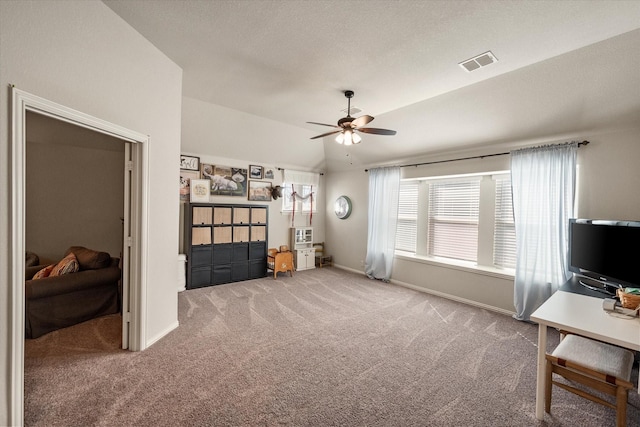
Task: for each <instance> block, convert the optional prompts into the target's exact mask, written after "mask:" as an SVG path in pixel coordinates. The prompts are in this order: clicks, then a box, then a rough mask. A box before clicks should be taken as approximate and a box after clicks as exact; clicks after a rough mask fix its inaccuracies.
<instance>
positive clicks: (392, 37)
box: [104, 0, 640, 165]
mask: <svg viewBox="0 0 640 427" xmlns="http://www.w3.org/2000/svg"><path fill="white" fill-rule="evenodd" d="M104 3H105V4H106V5H107V6H108V7H110V8H111V9H112V10H114V11H115V12H116V13H117V14H119V15H120V16H121V17H122V18H123V19H124V20H125V21H127V22H128V23H129V24H130V25H131V26H133V27H134V28H135V29H136V30H137V31H139V32H140V33H141V34H142V35H143V36H145V37H146V38H147V39H148V40H149V41H151V43H153V44H154V45H155V46H156V47H157V48H158V49H160V50H161V51H162V52H163V53H165V54H166V55H167V56H168V57H169V58H171V59H172V60H173V61H174V62H176V63H177V64H178V65H179V66H180V67H182V68H183V72H184V73H183V78H184V80H183V94H184V95H185V96H187V97H191V98H195V99H198V100H202V101H205V102H209V103H213V104H217V105H220V106H224V107H227V108H232V109H235V110H239V111H243V112H246V113H250V114H253V115H257V116H261V117H264V118H268V119H271V120H275V121H278V122H283V123H287V124H289V125H293V126H299V127H301V128H304V129H307V130H308V131H309V136H310V137H311V136H313V135H316V134H320V133H324V132H326V131H328V130H329V128H326V127H321V126H314V125H308V124H306V123H305V122H307V121H315V122H322V123H330V124H333V123H335V122H336V121H337V119H339V118H340V117H342V116H343V115H344V114H343V113H342V112H341V110H342V109H345V108H346V105H347V104H346V99H345V98H344V95H343V94H342V92H343V91H344V90H346V89H351V90H354V91H355V97H354V99H353V100H352V106H355V107H357V108H359V109H361V110H362V112H361V113H358V114H357V115H361V114H370V115H372V116H375V117H376V120H375V121H374V122H373V123H371V125H370V126H372V127H382V128H389V129H395V130H397V131H398V135H397V136H393V137H389V136H372V135H363V143H362V144H360V145H359V146H357V147H352V148H353V149H354V150H355V149H357V150H358V151H354V152H353V153H354V155H353V156H352V157H351V159H350V160H349V161H350V162H351V163H353V161H354V159H356V161H357V163H358V164H362V165H373V164H380V163H384V162H388V161H389V160H393V161H398V160H402V159H409V158H415V156H422V155H428V154H429V153H435V152H442V151H446V150H461V149H465V148H469V147H473V146H477V145H481V144H489V143H491V144H495V143H500V142H505V141H514V140H522V141H524V140H533V139H541V138H542V139H544V138H552V137H555V136H557V135H563V134H571V133H572V134H575V133H578V132H583V131H587V130H589V129H591V128H593V125H594V124H597V123H599V124H600V125H601V127H602V126H614V125H615V126H618V125H620V126H624V125H625V123H620V122H624V121H625V120H626V121H629V122H631V121H633V120H636V122H637V121H638V120H640V96H638V95H640V93H639V92H638V90H639V89H638V88H639V87H640V81H639V77H638V75H639V74H640V73H638V71H637V70H638V69H640V63H639V61H640V58H639V57H640V54H639V53H638V52H640V30H638V31H634V30H637V29H638V28H640V1H502V0H500V1H479V0H476V1H453V0H447V1H408V0H399V1H398V0H396V1H372V0H369V1H349V0H328V1H322V0H316V1H302V0H279V1H275V0H253V1H250V0H245V1H242V0H241V1H225V0H216V1H195V0H190V1H174V0H170V1H163V0H155V1H131V0H126V1H121V0H104ZM625 33H626V34H625ZM620 35H621V36H620ZM616 36H620V37H616ZM608 39H610V40H608ZM601 41H604V42H603V43H598V42H601ZM629 49H631V50H629ZM489 50H490V51H492V52H493V53H494V55H495V56H496V57H497V58H498V60H499V62H497V63H496V64H493V65H490V66H488V67H486V68H482V69H480V70H477V71H475V72H472V73H467V72H465V71H464V70H463V69H462V68H461V67H460V66H459V65H458V63H459V62H461V61H463V60H466V59H468V58H471V57H473V56H475V55H478V54H480V53H483V52H486V51H489ZM611 61H613V63H611ZM609 75H610V76H611V77H610V78H608V77H607V76H609ZM613 78H615V79H617V80H616V81H605V80H612V79H613ZM620 79H622V82H625V83H624V84H621V80H620ZM616 83H617V85H616ZM633 85H635V87H633ZM607 91H609V92H607ZM607 93H608V94H609V95H608V96H606V97H605V98H606V99H602V98H603V94H607ZM613 95H615V98H614V96H613ZM620 98H622V99H620ZM600 102H604V103H603V104H598V103H600ZM505 103H508V104H506V105H505ZM599 105H602V108H597V106H599ZM594 107H595V108H596V109H595V110H594ZM560 118H562V119H560ZM365 143H366V144H365ZM340 149H341V148H340V147H338V146H337V144H332V143H330V140H329V139H327V141H325V155H326V157H327V160H328V161H330V162H333V163H334V164H338V163H340V162H344V156H343V155H342V152H341V151H339V150H340Z"/></svg>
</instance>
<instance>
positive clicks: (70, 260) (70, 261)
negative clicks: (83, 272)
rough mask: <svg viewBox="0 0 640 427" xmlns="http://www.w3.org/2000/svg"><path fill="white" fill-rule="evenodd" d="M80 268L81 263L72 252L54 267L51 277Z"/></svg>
mask: <svg viewBox="0 0 640 427" xmlns="http://www.w3.org/2000/svg"><path fill="white" fill-rule="evenodd" d="M79 269H80V264H78V260H77V259H76V256H75V255H74V254H73V253H70V254H69V255H67V256H66V257H64V258H62V260H61V261H60V262H59V263H57V264H56V266H55V267H53V270H52V271H51V274H49V277H54V276H62V275H63V274H69V273H75V272H76V271H78V270H79Z"/></svg>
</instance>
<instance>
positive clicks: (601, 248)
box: [569, 219, 640, 287]
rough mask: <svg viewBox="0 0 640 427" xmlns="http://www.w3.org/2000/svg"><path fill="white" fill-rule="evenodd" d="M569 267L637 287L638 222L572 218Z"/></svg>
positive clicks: (639, 278)
mask: <svg viewBox="0 0 640 427" xmlns="http://www.w3.org/2000/svg"><path fill="white" fill-rule="evenodd" d="M569 270H570V271H572V272H574V273H579V274H582V275H584V276H586V277H589V278H592V279H595V280H599V281H601V282H603V283H606V284H609V285H613V286H616V285H619V287H626V286H633V287H640V222H639V221H604V220H588V219H572V220H570V222H569Z"/></svg>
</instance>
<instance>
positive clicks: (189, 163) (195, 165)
mask: <svg viewBox="0 0 640 427" xmlns="http://www.w3.org/2000/svg"><path fill="white" fill-rule="evenodd" d="M180 169H185V170H190V171H199V170H200V157H194V156H183V155H181V156H180Z"/></svg>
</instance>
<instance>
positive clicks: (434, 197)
mask: <svg viewBox="0 0 640 427" xmlns="http://www.w3.org/2000/svg"><path fill="white" fill-rule="evenodd" d="M479 206H480V178H479V177H474V178H468V179H461V180H454V181H441V182H432V183H430V184H429V218H428V230H429V231H428V240H429V243H428V246H429V255H432V256H438V257H445V258H453V259H459V260H465V261H474V262H475V261H476V260H477V252H478V249H477V248H478V217H479Z"/></svg>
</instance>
